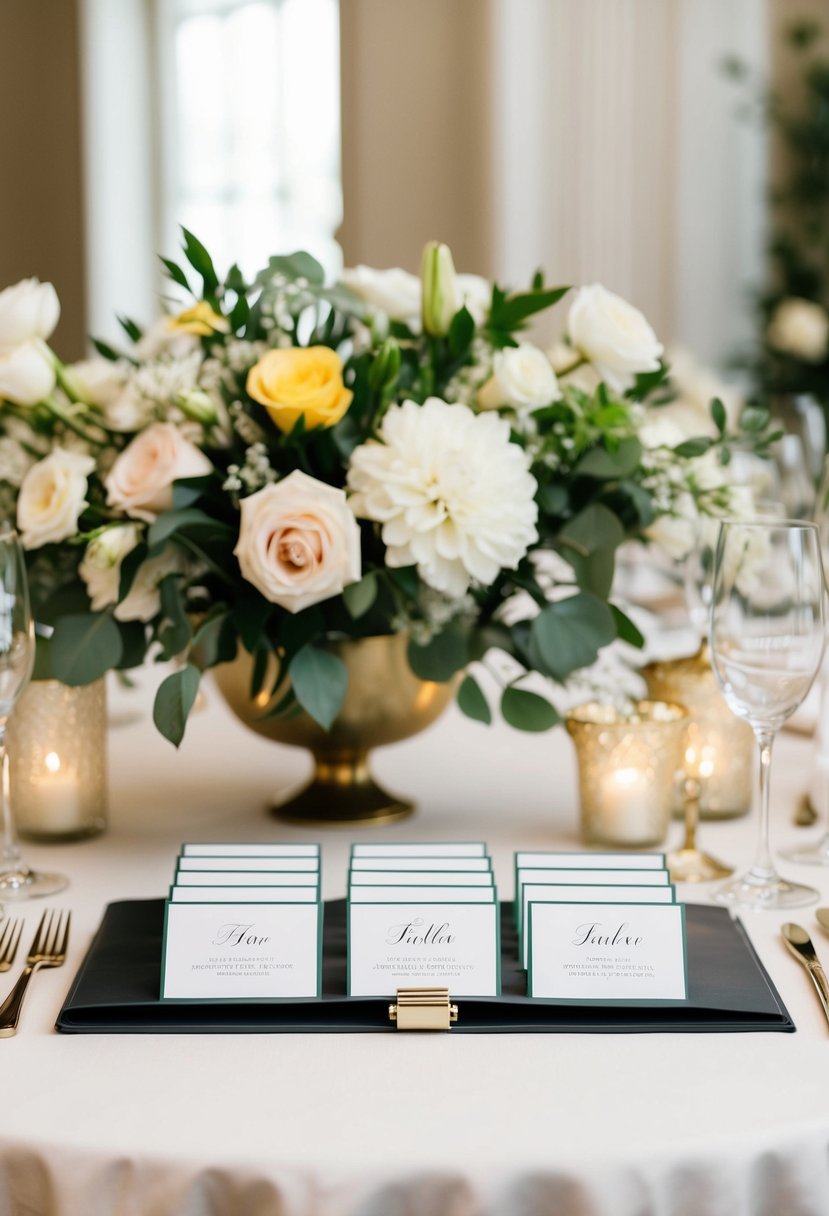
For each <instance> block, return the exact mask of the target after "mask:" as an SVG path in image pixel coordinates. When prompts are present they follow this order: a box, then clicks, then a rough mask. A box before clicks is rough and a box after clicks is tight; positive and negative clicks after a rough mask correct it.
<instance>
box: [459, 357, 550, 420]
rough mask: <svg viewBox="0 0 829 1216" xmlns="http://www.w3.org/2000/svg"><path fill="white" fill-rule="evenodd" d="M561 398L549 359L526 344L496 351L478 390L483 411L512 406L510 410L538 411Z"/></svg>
mask: <svg viewBox="0 0 829 1216" xmlns="http://www.w3.org/2000/svg"><path fill="white" fill-rule="evenodd" d="M560 398H561V390H560V388H559V387H558V380H557V379H556V374H555V372H554V371H553V368H552V365H551V363H550V360H549V359H548V358H547V356H546V355H545V354H544V352H543V351H541V350H539V349H538V347H537V346H532V345H531V344H530V343H529V342H522V343H521V345H520V346H511V347H507V348H506V349H505V350H499V351H498V353H497V354H496V356H495V359H494V361H493V365H492V375H491V376H490V378H489V379H488V380H487V382H486V383H485V384H483V385H482V386H481V388H480V389H479V390H478V405H479V406H480V407H481V408H482V409H497V408H498V406H499V405H511V406H512V407H513V409H517V410H518V409H531V410H533V409H539V408H540V407H541V406H544V405H550V404H551V403H552V402H553V401H558V400H560Z"/></svg>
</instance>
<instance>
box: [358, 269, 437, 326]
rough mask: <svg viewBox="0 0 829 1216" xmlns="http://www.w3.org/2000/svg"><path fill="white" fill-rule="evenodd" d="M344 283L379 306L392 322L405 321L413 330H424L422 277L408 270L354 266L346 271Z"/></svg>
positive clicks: (362, 298) (372, 304) (376, 306)
mask: <svg viewBox="0 0 829 1216" xmlns="http://www.w3.org/2000/svg"><path fill="white" fill-rule="evenodd" d="M342 282H343V283H344V284H345V285H346V287H348V288H350V290H351V291H353V292H354V294H355V295H357V296H359V297H360V299H361V300H365V302H366V304H370V305H371V306H372V308H379V309H380V311H381V312H384V313H386V315H387V316H388V317H390V318H391V320H392V321H402V322H403V324H404V325H408V326H409V328H410V329H413V330H418V331H419V330H420V301H421V290H420V279H419V278H418V277H417V275H415V274H409V272H408V271H407V270H400V269H399V268H394V269H391V270H373V269H372V267H371V266H354V267H353V268H351V269H348V270H344V271H343V273H342Z"/></svg>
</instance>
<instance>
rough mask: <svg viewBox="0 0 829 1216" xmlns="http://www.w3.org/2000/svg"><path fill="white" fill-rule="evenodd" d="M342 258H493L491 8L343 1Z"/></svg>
mask: <svg viewBox="0 0 829 1216" xmlns="http://www.w3.org/2000/svg"><path fill="white" fill-rule="evenodd" d="M340 25H341V34H342V93H343V134H342V149H343V191H344V200H345V207H344V220H343V225H342V229H341V232H340V240H341V243H342V246H343V251H344V254H345V262H346V265H356V264H357V263H360V262H363V263H367V264H369V265H373V266H404V267H405V268H406V269H409V270H414V271H416V270H417V269H418V265H419V261H420V253H421V250H422V248H423V245H424V244H425V243H426V241H428V240H431V239H437V240H442V241H445V242H446V243H447V244H449V245H450V246H451V247H452V250H453V253H454V255H455V262H456V264H457V266H458V269H459V270H462V271H464V270H470V271H471V270H475V271H476V272H478V273H484V274H486V273H488V272H489V271H490V270H492V269H493V267H492V265H491V257H490V252H491V241H490V234H491V203H492V200H491V191H490V188H489V183H490V168H489V155H490V153H489V147H490V113H489V107H490V99H489V93H490V89H489V5H488V3H486V0H341V5H340Z"/></svg>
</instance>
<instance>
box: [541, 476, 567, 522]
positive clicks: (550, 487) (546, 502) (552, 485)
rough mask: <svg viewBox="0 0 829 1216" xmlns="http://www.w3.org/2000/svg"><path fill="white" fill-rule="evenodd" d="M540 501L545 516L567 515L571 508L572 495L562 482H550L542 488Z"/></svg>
mask: <svg viewBox="0 0 829 1216" xmlns="http://www.w3.org/2000/svg"><path fill="white" fill-rule="evenodd" d="M538 501H539V504H540V506H541V510H542V511H543V512H544V514H545V515H565V514H566V513H567V510H568V508H569V506H570V495H569V493H568V491H567V487H566V486H563V485H562V484H561V482H559V481H555V482H548V483H547V485H545V486H542V487H541V492H540V493H539V496H538Z"/></svg>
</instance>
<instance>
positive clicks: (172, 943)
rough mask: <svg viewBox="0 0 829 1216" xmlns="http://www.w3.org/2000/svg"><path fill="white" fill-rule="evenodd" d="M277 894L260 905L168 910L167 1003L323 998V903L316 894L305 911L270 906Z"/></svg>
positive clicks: (294, 905) (299, 906)
mask: <svg viewBox="0 0 829 1216" xmlns="http://www.w3.org/2000/svg"><path fill="white" fill-rule="evenodd" d="M186 890H187V891H188V892H189V890H190V889H189V888H187V889H186ZM235 893H238V891H236V892H235ZM278 894H281V893H280V892H278V891H275V890H274V889H273V888H270V889H268V890H267V891H266V892H265V894H264V895H263V896H262V897H261V902H257V903H256V904H249V903H242V902H238V901H237V902H235V903H225V904H217V903H205V902H203V900H204V896H203V894H202V902H200V903H188V902H178V901H175V900H173V901H171V902H168V903H167V905H166V909H165V918H164V953H163V957H164V966H163V969H162V978H161V998H162V1000H177V1001H275V1000H285V999H289V998H294V999H297V998H307V997H317V996H319V995H320V990H321V975H322V970H321V964H322V949H321V942H322V908H321V905H320V903H319V900H318V899H316V898H315V896H314V895H313V893H312V898H311V899H309V900H308V902H306V903H302V902H290V903H288V902H284V903H279V902H270V903H269V902H266V901H267V900H269V899H270V900H272V899H273V897H274V895H278ZM285 894H286V895H287V894H289V893H288V892H285Z"/></svg>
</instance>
